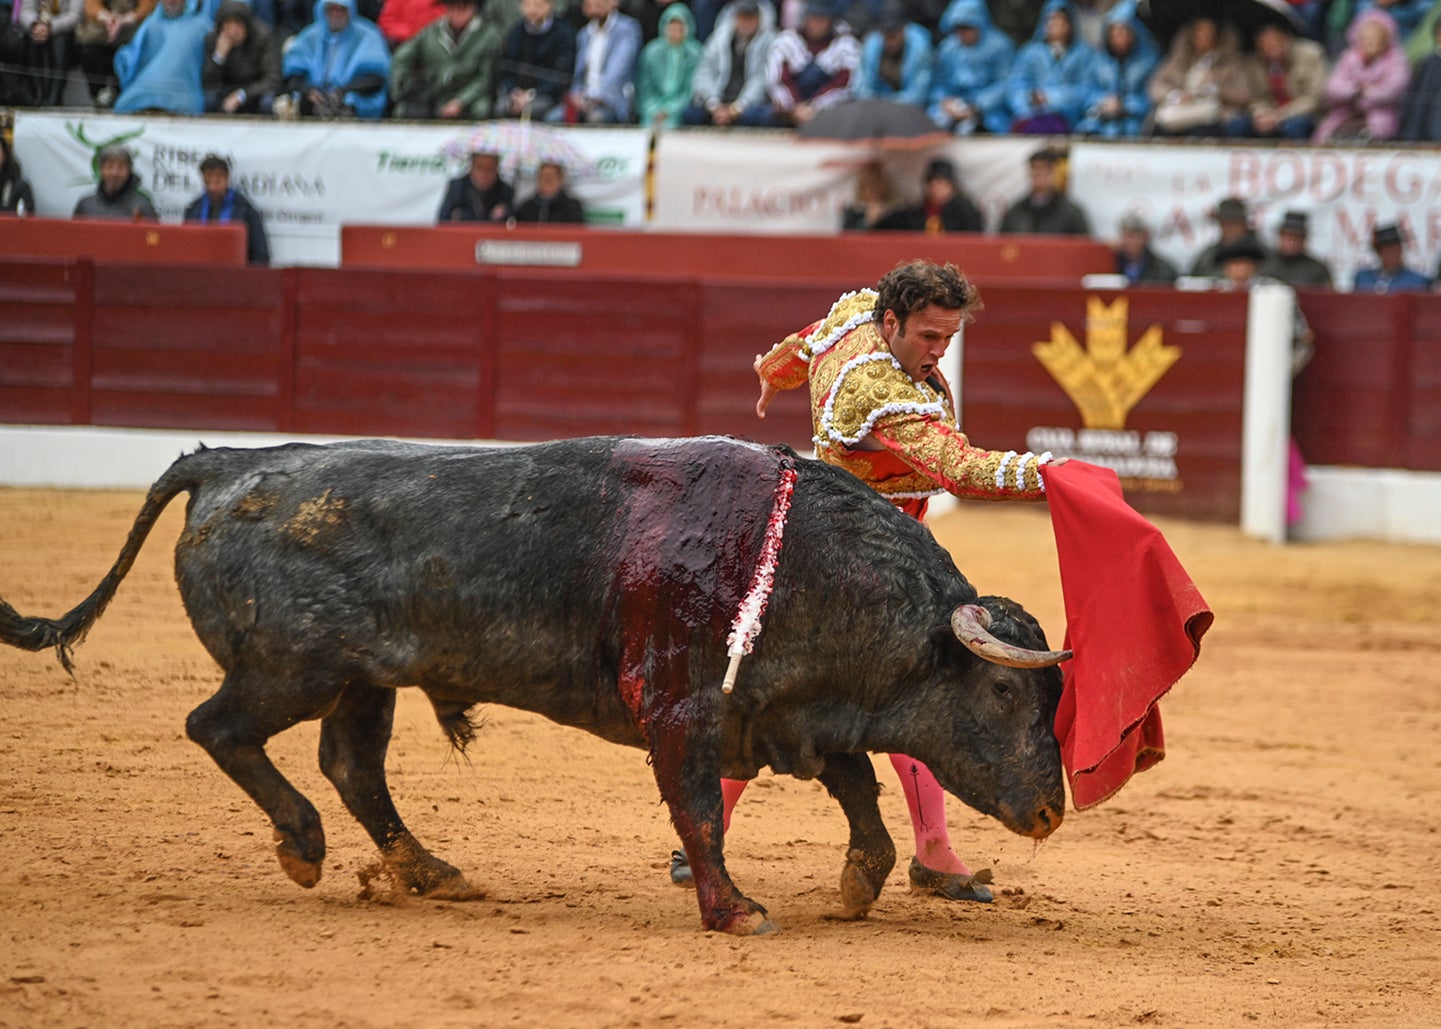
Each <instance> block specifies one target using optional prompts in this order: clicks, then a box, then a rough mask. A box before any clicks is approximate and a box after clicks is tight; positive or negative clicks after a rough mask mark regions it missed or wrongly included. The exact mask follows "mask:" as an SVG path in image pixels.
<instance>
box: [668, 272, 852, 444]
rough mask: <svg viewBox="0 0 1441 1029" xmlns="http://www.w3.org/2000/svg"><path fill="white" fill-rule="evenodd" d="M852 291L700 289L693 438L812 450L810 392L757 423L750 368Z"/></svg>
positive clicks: (811, 286) (818, 287) (787, 398)
mask: <svg viewBox="0 0 1441 1029" xmlns="http://www.w3.org/2000/svg"><path fill="white" fill-rule="evenodd" d="M854 288H855V286H854V284H851V283H843V282H835V283H831V284H824V283H808V284H805V285H799V284H793V283H776V282H773V281H760V280H745V281H735V280H731V281H726V282H703V283H702V284H701V301H700V320H699V321H700V341H701V342H700V354H699V378H700V399H699V406H698V409H697V411H696V426H697V431H698V432H702V433H722V434H726V435H732V436H742V437H745V438H749V439H758V440H764V441H766V442H785V443H789V444H790V445H791V446H793V447H796V448H797V449H799V450H809V449H810V448H811V432H812V429H811V417H810V393H809V391H808V390H806V389H804V388H801V389H797V390H792V391H790V392H789V393H784V394H782V395H780V396H778V397H776V398H775V399H774V400H773V401H772V402H771V406H770V408H769V410H768V411H767V412H766V417H765V420H764V421H762V420H761V419H759V418H757V417H756V412H755V404H756V398H757V397H758V396H759V395H760V383H759V380H758V379H757V378H756V373H755V371H754V369H753V368H752V362H753V361H754V360H755V356H756V355H757V354H763V353H765V352H766V351H767V350H769V349H770V348H771V346H772V345H774V344H775V343H778V342H780V341H781V340H782V339H784V338H785V337H786V335H787V334H789V333H791V332H795V331H797V330H799V329H802V328H804V327H805V326H807V325H809V324H810V323H811V322H814V321H817V320H819V319H821V318H824V317H825V315H826V312H827V311H829V310H830V307H831V305H832V304H833V303H835V301H836V297H838V296H840V295H841V294H842V293H844V292H846V291H847V290H850V289H854Z"/></svg>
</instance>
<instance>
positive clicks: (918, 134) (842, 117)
mask: <svg viewBox="0 0 1441 1029" xmlns="http://www.w3.org/2000/svg"><path fill="white" fill-rule="evenodd" d="M800 135H801V136H802V137H803V138H805V139H841V140H852V141H855V142H865V141H869V142H874V143H879V144H882V145H884V146H887V147H892V146H894V147H903V148H907V149H908V148H911V147H918V146H925V145H927V144H929V143H933V142H935V141H936V139H937V138H938V137H939V138H945V137H948V136H949V133H947V132H946V131H945V130H944V129H942V128H941V127H940V126H939V125H937V124H936V123H935V122H933V121H931V119H930V118H929V117H927V116H926V112H925V111H923V110H921V109H920V108H919V107H913V106H912V105H910V104H898V103H896V102H895V101H894V100H846V101H843V102H841V103H839V104H836V105H835V106H833V107H827V108H826V109H825V110H823V111H819V112H817V114H816V115H815V116H814V117H813V118H811V120H810V121H808V122H806V123H805V124H804V125H802V126H801V127H800Z"/></svg>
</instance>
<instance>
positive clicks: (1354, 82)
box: [1312, 8, 1411, 143]
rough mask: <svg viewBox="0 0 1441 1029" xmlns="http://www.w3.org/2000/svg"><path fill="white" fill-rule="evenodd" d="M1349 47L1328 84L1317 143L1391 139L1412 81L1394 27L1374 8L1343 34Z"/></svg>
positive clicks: (1361, 15)
mask: <svg viewBox="0 0 1441 1029" xmlns="http://www.w3.org/2000/svg"><path fill="white" fill-rule="evenodd" d="M1346 38H1347V40H1348V41H1349V42H1350V45H1349V46H1348V47H1347V48H1346V49H1345V50H1344V51H1342V53H1341V56H1340V58H1339V59H1338V60H1337V61H1336V67H1335V68H1334V69H1332V71H1331V77H1330V78H1328V79H1327V80H1326V108H1327V113H1326V115H1325V117H1323V118H1322V119H1321V123H1320V124H1319V125H1317V126H1316V135H1315V136H1314V137H1312V138H1313V139H1314V140H1315V141H1316V142H1317V143H1325V142H1326V141H1327V140H1330V139H1337V140H1342V139H1394V138H1395V136H1396V130H1397V127H1398V125H1399V124H1400V118H1401V101H1402V100H1403V99H1404V98H1405V96H1406V85H1407V83H1408V82H1410V80H1411V66H1410V65H1409V64H1408V63H1407V61H1406V52H1405V50H1403V49H1402V47H1401V46H1400V45H1399V44H1398V41H1397V39H1396V23H1395V22H1394V21H1393V20H1392V19H1391V16H1390V15H1389V14H1387V13H1385V12H1384V11H1382V10H1380V9H1378V8H1372V9H1370V10H1367V11H1363V12H1362V13H1361V14H1360V15H1358V16H1357V18H1356V20H1355V21H1354V22H1352V23H1351V28H1350V29H1349V30H1348V31H1347V33H1346Z"/></svg>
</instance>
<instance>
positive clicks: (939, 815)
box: [890, 754, 971, 875]
mask: <svg viewBox="0 0 1441 1029" xmlns="http://www.w3.org/2000/svg"><path fill="white" fill-rule="evenodd" d="M890 757H891V767H893V768H894V769H895V770H896V775H898V776H900V779H901V789H902V790H903V791H904V792H905V795H906V807H908V808H909V809H910V812H911V830H912V831H913V832H914V833H915V836H916V857H917V858H918V859H919V860H920V862H921V864H923V865H925V866H926V867H927V868H929V869H932V870H933V871H936V872H947V873H950V872H954V873H956V874H958V875H970V874H971V870H970V868H969V867H968V866H967V865H966V863H965V862H964V861H962V860H961V859H960V856H959V855H958V854H957V853H956V852H955V851H954V850H952V849H951V836H950V833H949V832H948V831H947V829H946V791H945V790H943V789H942V788H941V784H940V783H938V782H936V777H935V776H934V775H932V774H931V770H930V769H929V768H927V767H926V766H925V765H923V764H921V763H920V762H919V761H917V760H916V759H915V758H910V757H906V756H905V755H904V754H892V755H891V756H890Z"/></svg>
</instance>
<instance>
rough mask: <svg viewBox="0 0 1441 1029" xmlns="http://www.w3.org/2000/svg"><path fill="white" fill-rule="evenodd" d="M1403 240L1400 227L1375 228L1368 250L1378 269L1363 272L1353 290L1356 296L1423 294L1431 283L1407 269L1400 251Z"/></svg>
mask: <svg viewBox="0 0 1441 1029" xmlns="http://www.w3.org/2000/svg"><path fill="white" fill-rule="evenodd" d="M1405 244H1406V239H1405V237H1404V236H1402V235H1401V227H1400V226H1399V225H1378V226H1376V231H1375V232H1373V233H1371V249H1373V250H1375V251H1376V258H1377V260H1379V261H1380V262H1381V265H1380V267H1379V268H1362V269H1361V270H1360V271H1358V272H1357V273H1356V280H1355V282H1354V283H1353V285H1352V289H1353V290H1354V292H1357V293H1424V292H1426V291H1427V290H1429V289H1430V288H1431V280H1430V279H1428V278H1426V276H1424V275H1422V274H1421V273H1420V272H1416V271H1412V270H1411V269H1410V268H1407V267H1406V264H1405V255H1404V253H1403V249H1404V247H1405Z"/></svg>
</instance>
